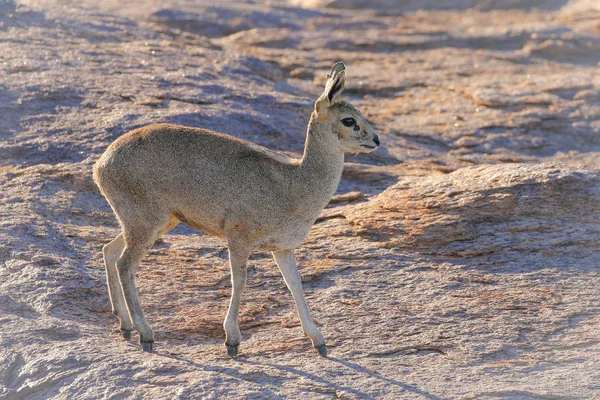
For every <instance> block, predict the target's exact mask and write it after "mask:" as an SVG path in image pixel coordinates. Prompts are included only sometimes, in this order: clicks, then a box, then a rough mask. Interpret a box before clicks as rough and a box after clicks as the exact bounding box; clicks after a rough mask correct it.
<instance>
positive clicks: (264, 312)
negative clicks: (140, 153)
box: [0, 0, 600, 399]
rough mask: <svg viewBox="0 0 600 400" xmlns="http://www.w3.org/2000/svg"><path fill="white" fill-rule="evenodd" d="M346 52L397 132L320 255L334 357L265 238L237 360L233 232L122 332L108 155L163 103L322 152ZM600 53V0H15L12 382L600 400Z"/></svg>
mask: <svg viewBox="0 0 600 400" xmlns="http://www.w3.org/2000/svg"><path fill="white" fill-rule="evenodd" d="M397 3H401V4H402V5H398V4H397ZM367 4H368V5H367ZM338 60H344V61H345V63H346V65H347V70H348V74H347V77H348V84H347V90H346V92H345V95H344V96H345V97H346V98H347V99H349V100H351V101H352V102H353V103H354V104H356V105H357V106H359V107H360V108H361V109H362V110H363V111H364V114H365V115H366V116H367V117H368V118H369V119H370V120H371V121H372V123H373V126H374V127H375V128H376V130H377V132H378V134H379V136H380V138H381V141H382V144H383V146H382V148H381V149H379V150H378V151H376V152H374V153H372V154H370V155H361V156H349V157H347V165H346V168H345V172H344V176H343V178H342V183H341V185H340V188H339V194H338V195H337V196H336V197H335V198H334V199H333V201H332V203H331V205H330V206H329V208H327V209H326V210H325V211H324V212H323V214H322V216H321V218H320V219H319V221H318V223H317V224H316V225H315V227H314V229H313V231H312V233H311V235H310V236H309V237H308V239H307V240H306V242H305V244H304V245H303V246H302V247H301V248H299V249H298V259H299V263H300V264H301V271H300V272H301V275H302V276H303V281H304V287H305V292H306V294H307V297H308V301H309V304H310V306H311V309H312V312H313V316H314V317H315V320H316V321H317V324H318V325H319V326H320V328H321V330H322V331H323V333H324V334H325V337H326V340H327V342H328V347H329V353H330V357H329V358H327V359H323V358H320V357H319V356H318V355H317V353H316V352H315V351H314V350H313V349H312V348H311V346H310V342H309V340H308V339H306V338H305V337H303V334H302V331H301V329H300V326H299V321H298V318H297V316H296V313H295V310H294V305H293V301H292V298H291V295H290V294H289V293H288V292H287V289H286V287H285V285H284V283H283V280H282V279H281V277H280V275H279V273H278V271H277V269H276V267H275V265H274V262H273V261H272V259H271V257H270V255H269V254H267V253H256V254H255V255H254V256H253V257H252V258H251V261H250V265H249V268H250V271H249V285H248V288H247V290H246V294H245V297H244V303H243V307H242V313H241V317H240V319H241V328H242V333H243V336H244V341H243V343H242V345H241V346H240V357H239V358H238V359H236V360H231V359H229V358H228V357H227V355H226V352H225V348H224V346H223V340H224V334H223V332H222V328H221V324H222V320H223V318H224V315H225V312H226V307H227V301H228V297H229V293H230V283H229V275H228V271H227V265H226V247H225V243H224V242H223V241H220V240H218V239H214V238H211V237H209V236H205V235H202V234H201V233H200V232H197V231H194V230H193V229H191V228H187V227H185V226H183V225H181V226H179V227H178V228H177V229H175V230H174V231H173V232H171V233H170V234H168V235H166V236H165V237H164V238H163V239H162V240H159V241H158V242H157V243H156V245H155V246H154V248H153V249H152V250H151V252H150V254H149V256H148V257H146V258H145V259H144V261H143V263H142V265H141V267H140V269H139V273H138V276H139V278H138V286H139V288H140V293H141V299H142V302H143V304H144V306H145V309H146V312H147V315H148V317H149V320H150V322H151V323H152V325H153V327H154V329H155V333H156V340H157V342H156V343H155V349H156V352H155V353H154V354H146V353H143V352H142V351H141V350H140V348H139V346H138V345H137V343H136V340H137V337H135V338H134V340H133V341H132V342H129V343H128V342H124V341H123V340H122V339H121V338H120V336H119V334H118V332H117V321H116V318H115V317H114V316H113V315H112V314H111V313H110V305H109V300H108V295H107V288H106V282H105V278H104V267H103V265H102V260H101V252H100V249H101V246H102V245H103V244H104V243H107V242H108V241H110V240H111V239H112V238H113V237H114V236H115V235H116V234H117V233H118V231H119V230H118V226H117V224H116V222H115V219H114V217H113V215H112V212H111V210H110V208H109V207H108V205H107V203H106V202H105V201H104V199H103V198H102V196H101V195H100V193H99V192H98V190H97V189H96V187H95V186H94V184H93V182H92V180H91V166H92V165H93V163H94V162H95V160H96V159H97V158H98V156H99V155H100V154H101V153H102V152H103V151H104V149H105V148H106V146H107V145H108V144H109V143H110V142H112V141H113V140H114V139H115V138H117V137H118V136H119V135H121V134H123V133H124V132H126V131H128V130H130V129H132V128H135V127H139V126H142V125H146V124H150V123H156V122H171V123H178V124H183V125H190V126H197V127H205V128H210V129H214V130H218V131H221V132H225V133H229V134H232V135H235V136H238V137H241V138H244V139H247V140H251V141H254V142H257V143H260V144H263V145H266V146H268V147H271V148H274V149H278V150H281V151H285V152H287V153H289V154H299V153H301V151H302V146H303V142H304V135H305V129H306V123H307V121H308V117H309V114H310V111H311V108H312V103H313V102H314V100H315V99H316V97H317V96H318V95H319V94H320V92H321V91H322V87H323V83H324V81H325V75H326V73H327V71H328V69H329V67H330V66H331V65H332V64H333V63H334V62H335V61H338ZM599 61H600V6H598V3H597V2H596V1H595V0H589V1H586V0H571V1H567V0H482V1H474V0H453V1H445V2H441V1H433V0H425V1H416V0H414V1H413V0H411V1H404V2H397V1H391V0H377V1H369V2H366V1H359V0H289V1H285V0H272V1H249V0H248V1H238V2H227V3H223V2H221V3H220V2H214V1H212V2H209V1H183V0H181V1H178V0H164V1H155V0H152V1H144V2H141V1H138V2H127V3H125V4H124V2H121V1H115V0H108V1H104V2H96V1H92V0H79V1H61V2H57V1H54V0H20V1H14V0H2V1H0V79H1V80H0V121H1V123H2V124H1V126H2V128H1V129H0V138H1V141H0V188H1V189H0V226H1V229H0V360H1V362H0V397H3V398H8V399H46V398H56V399H63V398H65V399H66V398H68V399H84V398H85V399H88V398H92V399H95V398H98V399H100V398H107V399H130V398H131V399H134V398H152V399H155V398H169V399H172V398H182V399H183V398H186V399H187V398H207V399H212V398H215V399H221V398H240V397H244V398H345V399H347V398H348V399H349V398H387V399H402V398H405V399H414V398H426V399H446V398H453V399H454V398H459V399H474V398H478V399H588V398H598V397H600V383H599V382H600V372H599V370H600V369H599V368H598V366H599V365H600V335H599V333H598V330H599V329H598V326H599V324H600V290H599V287H600V270H599V264H600V220H599V218H598V215H599V211H600V207H599V198H600V136H599V134H600V74H599V70H598V62H599Z"/></svg>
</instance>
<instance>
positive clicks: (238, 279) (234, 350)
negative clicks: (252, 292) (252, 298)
mask: <svg viewBox="0 0 600 400" xmlns="http://www.w3.org/2000/svg"><path fill="white" fill-rule="evenodd" d="M249 256H250V251H249V250H247V249H246V248H245V246H239V245H234V244H232V243H229V266H230V267H231V289H232V292H231V301H230V302H229V309H228V310H227V316H226V317H225V322H224V323H223V328H225V346H227V354H228V355H229V356H230V357H232V358H234V357H237V354H238V346H239V345H240V341H241V340H242V334H241V332H240V327H239V325H238V314H239V311H240V303H241V301H242V293H243V291H244V287H245V286H246V279H247V272H246V263H247V261H248V257H249Z"/></svg>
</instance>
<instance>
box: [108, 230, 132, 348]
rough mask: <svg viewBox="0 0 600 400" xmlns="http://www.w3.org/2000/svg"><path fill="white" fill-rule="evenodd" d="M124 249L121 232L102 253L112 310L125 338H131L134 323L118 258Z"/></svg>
mask: <svg viewBox="0 0 600 400" xmlns="http://www.w3.org/2000/svg"><path fill="white" fill-rule="evenodd" d="M124 249H125V239H124V237H123V234H120V235H119V236H117V237H116V238H115V239H114V240H113V241H112V242H110V243H109V244H107V245H106V246H104V247H103V248H102V254H103V255H104V266H105V267H106V284H107V286H108V295H109V296H110V304H111V307H112V312H113V313H114V314H116V315H117V317H119V321H120V329H121V334H122V335H123V338H124V339H125V340H129V339H130V338H131V331H132V330H133V323H132V322H131V317H130V316H129V310H128V309H127V303H126V302H125V297H123V288H122V287H121V281H120V279H119V271H118V270H117V260H118V259H119V257H120V256H121V254H122V253H123V250H124Z"/></svg>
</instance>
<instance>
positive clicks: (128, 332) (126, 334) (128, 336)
mask: <svg viewBox="0 0 600 400" xmlns="http://www.w3.org/2000/svg"><path fill="white" fill-rule="evenodd" d="M121 336H123V339H125V340H130V339H131V329H123V328H121Z"/></svg>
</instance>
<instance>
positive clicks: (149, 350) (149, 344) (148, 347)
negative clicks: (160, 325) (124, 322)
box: [140, 342, 154, 353]
mask: <svg viewBox="0 0 600 400" xmlns="http://www.w3.org/2000/svg"><path fill="white" fill-rule="evenodd" d="M153 343H154V342H140V344H141V345H142V350H144V351H145V352H146V353H152V348H153V347H154V346H153Z"/></svg>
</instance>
